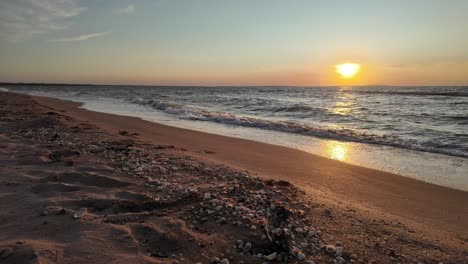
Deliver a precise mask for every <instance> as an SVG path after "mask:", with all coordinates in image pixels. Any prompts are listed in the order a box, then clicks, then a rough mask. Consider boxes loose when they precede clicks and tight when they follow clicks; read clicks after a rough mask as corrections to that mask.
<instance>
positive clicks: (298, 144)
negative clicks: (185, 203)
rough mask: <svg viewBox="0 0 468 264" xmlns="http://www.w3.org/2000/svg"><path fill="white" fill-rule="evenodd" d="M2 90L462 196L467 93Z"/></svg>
mask: <svg viewBox="0 0 468 264" xmlns="http://www.w3.org/2000/svg"><path fill="white" fill-rule="evenodd" d="M7 88H8V89H10V90H13V91H19V92H26V93H30V94H35V95H43V96H52V97H57V98H62V99H67V100H73V101H78V102H82V103H84V105H83V107H84V108H86V109H89V110H93V111H98V112H106V113H113V114H120V115H127V116H137V117H141V118H143V119H145V120H149V121H152V122H157V123H161V124H166V125H170V126H175V127H182V128H188V129H192V130H199V131H204V132H209V133H215V134H220V135H226V136H231V137H238V138H244V139H250V140H254V141H258V142H264V143H269V144H275V145H281V146H286V147H291V148H296V149H299V150H303V151H306V152H309V153H313V154H317V155H320V156H325V157H328V158H331V159H335V160H339V161H342V162H346V163H350V164H355V165H359V166H363V167H368V168H373V169H378V170H382V171H388V172H392V173H397V174H400V175H404V176H408V177H412V178H415V179H419V180H422V181H426V182H431V183H434V184H438V185H442V186H447V187H451V188H455V189H460V190H465V191H468V158H467V157H468V100H467V98H468V89H466V88H456V89H448V90H440V89H434V88H419V89H416V90H414V89H413V90H411V89H409V88H395V89H396V90H395V89H393V90H392V89H391V88H388V87H384V88H380V89H379V88H374V90H369V89H370V88H366V89H362V90H357V91H355V92H353V89H355V88H339V87H336V88H323V89H324V90H320V89H319V88H258V87H257V88H252V89H253V90H254V92H252V91H251V90H249V89H248V88H230V89H229V88H209V87H207V88H199V87H195V88H190V87H182V88H175V87H170V88H167V87H164V88H161V87H157V88H149V87H143V88H142V87H136V88H135V87H105V88H102V87H96V86H91V87H87V86H84V87H83V86H80V87H73V86H72V88H70V87H61V86H59V87H47V86H45V87H37V86H23V87H7ZM223 89H224V90H223ZM288 89H290V90H291V91H290V90H288ZM301 89H302V90H301ZM313 89H316V90H313ZM405 89H406V90H405ZM304 90H305V91H304ZM441 91H442V92H441Z"/></svg>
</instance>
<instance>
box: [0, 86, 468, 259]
mask: <svg viewBox="0 0 468 264" xmlns="http://www.w3.org/2000/svg"><path fill="white" fill-rule="evenodd" d="M0 102H1V106H0V113H1V114H0V138H1V140H0V156H1V158H0V180H1V184H0V197H2V198H1V201H2V203H1V205H0V223H1V224H0V233H1V234H2V235H1V236H0V263H264V262H267V263H275V262H276V263H281V262H282V261H283V262H288V263H296V262H297V263H300V262H302V263H348V262H354V263H439V262H442V263H467V262H466V259H467V258H468V207H467V206H466V204H467V203H468V193H467V192H464V191H459V190H455V189H450V188H447V187H441V186H437V185H434V184H429V183H424V182H420V181H417V180H414V179H410V178H407V177H403V176H400V175H396V174H391V173H386V172H382V171H377V170H372V169H368V168H364V167H359V166H354V165H350V164H346V163H342V162H339V161H336V160H332V159H327V158H324V157H320V156H316V155H312V154H309V153H306V152H302V151H299V150H294V149H290V148H285V147H280V146H274V145H269V144H264V143H258V142H254V141H248V140H243V139H237V138H229V137H224V136H219V135H214V134H208V133H203V132H196V131H191V130H186V129H181V128H174V127H169V126H165V125H160V124H156V123H152V122H149V121H145V120H142V119H139V118H134V117H125V116H118V115H111V114H105V113H98V112H93V111H88V110H85V109H82V108H79V106H80V104H78V103H74V102H69V101H63V100H59V99H52V98H46V97H32V96H28V95H19V94H15V93H8V92H0ZM415 166H416V165H415ZM81 208H86V211H83V215H82V216H78V219H75V218H74V214H75V213H76V212H79V211H80V209H81ZM82 210H84V209H82ZM226 261H228V262H226ZM306 261H308V262H306ZM312 261H313V262H312ZM333 261H334V262H333Z"/></svg>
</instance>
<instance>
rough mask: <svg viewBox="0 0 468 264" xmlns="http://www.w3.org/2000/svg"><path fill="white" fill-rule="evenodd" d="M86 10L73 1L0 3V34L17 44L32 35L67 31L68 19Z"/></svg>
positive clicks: (13, 0)
mask: <svg viewBox="0 0 468 264" xmlns="http://www.w3.org/2000/svg"><path fill="white" fill-rule="evenodd" d="M85 10H86V8H85V7H80V6H78V5H77V3H76V0H8V1H0V35H3V36H5V37H6V38H7V40H8V41H10V42H16V41H19V40H22V39H25V38H28V37H31V36H32V35H35V34H45V33H49V32H53V31H57V30H63V29H67V28H69V26H70V21H69V20H70V18H72V17H75V16H77V15H79V14H80V13H82V12H84V11H85Z"/></svg>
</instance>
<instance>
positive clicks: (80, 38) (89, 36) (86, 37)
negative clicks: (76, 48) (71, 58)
mask: <svg viewBox="0 0 468 264" xmlns="http://www.w3.org/2000/svg"><path fill="white" fill-rule="evenodd" d="M110 34H112V32H111V31H106V32H100V33H91V34H86V35H79V36H75V37H69V38H60V39H51V40H49V42H76V41H85V40H89V39H93V38H98V37H102V36H107V35H110Z"/></svg>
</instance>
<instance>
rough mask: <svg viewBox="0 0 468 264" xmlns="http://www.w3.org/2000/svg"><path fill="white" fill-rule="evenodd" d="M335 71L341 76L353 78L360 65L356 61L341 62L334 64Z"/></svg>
mask: <svg viewBox="0 0 468 264" xmlns="http://www.w3.org/2000/svg"><path fill="white" fill-rule="evenodd" d="M335 67H336V72H337V73H338V74H340V75H341V77H343V78H346V79H349V78H353V77H354V76H355V75H356V74H357V73H358V72H359V70H360V69H361V65H359V64H357V63H349V62H347V63H343V64H338V65H336V66H335Z"/></svg>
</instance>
